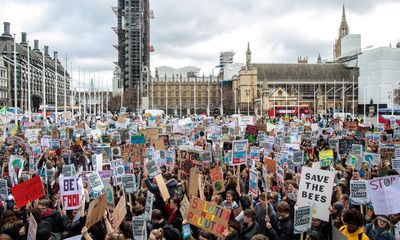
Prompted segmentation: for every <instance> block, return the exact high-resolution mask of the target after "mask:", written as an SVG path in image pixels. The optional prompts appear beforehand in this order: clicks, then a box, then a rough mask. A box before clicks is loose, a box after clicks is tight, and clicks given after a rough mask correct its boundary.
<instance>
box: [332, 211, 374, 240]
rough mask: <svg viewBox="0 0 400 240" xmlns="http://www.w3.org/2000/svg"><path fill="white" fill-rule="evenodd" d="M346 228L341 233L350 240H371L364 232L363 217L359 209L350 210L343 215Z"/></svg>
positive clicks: (343, 227)
mask: <svg viewBox="0 0 400 240" xmlns="http://www.w3.org/2000/svg"><path fill="white" fill-rule="evenodd" d="M342 218H343V223H344V226H342V227H341V228H340V229H339V231H340V232H341V233H342V234H343V235H344V236H346V237H347V239H348V240H369V237H368V236H367V235H366V234H365V233H364V230H363V228H362V227H363V222H364V221H363V220H364V219H363V216H362V215H361V213H360V212H359V211H358V210H357V209H354V208H352V209H349V210H346V211H344V212H343V215H342Z"/></svg>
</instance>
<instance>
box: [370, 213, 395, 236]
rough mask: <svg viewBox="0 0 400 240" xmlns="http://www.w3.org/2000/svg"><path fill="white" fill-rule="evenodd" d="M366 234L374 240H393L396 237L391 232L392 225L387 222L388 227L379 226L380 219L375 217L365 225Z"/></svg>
mask: <svg viewBox="0 0 400 240" xmlns="http://www.w3.org/2000/svg"><path fill="white" fill-rule="evenodd" d="M365 234H367V236H368V237H369V238H371V239H372V240H393V239H394V237H393V235H392V234H391V233H390V225H389V224H387V225H386V228H380V227H379V226H378V219H377V218H375V219H374V221H373V222H372V223H368V224H367V225H366V226H365Z"/></svg>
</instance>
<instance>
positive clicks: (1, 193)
mask: <svg viewBox="0 0 400 240" xmlns="http://www.w3.org/2000/svg"><path fill="white" fill-rule="evenodd" d="M0 200H1V201H7V200H8V188H7V180H5V179H0Z"/></svg>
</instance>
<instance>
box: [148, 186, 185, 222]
mask: <svg viewBox="0 0 400 240" xmlns="http://www.w3.org/2000/svg"><path fill="white" fill-rule="evenodd" d="M153 201H154V194H152V193H151V192H150V191H147V196H146V205H145V207H144V214H143V217H144V219H145V220H146V221H149V222H150V221H151V214H152V211H153ZM182 216H183V215H182Z"/></svg>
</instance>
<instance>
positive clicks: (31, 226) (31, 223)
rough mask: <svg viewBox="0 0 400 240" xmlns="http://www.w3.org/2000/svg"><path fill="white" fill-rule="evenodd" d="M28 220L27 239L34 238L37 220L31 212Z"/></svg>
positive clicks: (31, 239) (33, 239) (32, 239)
mask: <svg viewBox="0 0 400 240" xmlns="http://www.w3.org/2000/svg"><path fill="white" fill-rule="evenodd" d="M28 222H29V227H28V237H27V240H36V233H37V222H36V220H35V218H34V217H33V215H32V213H30V214H29V217H28Z"/></svg>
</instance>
